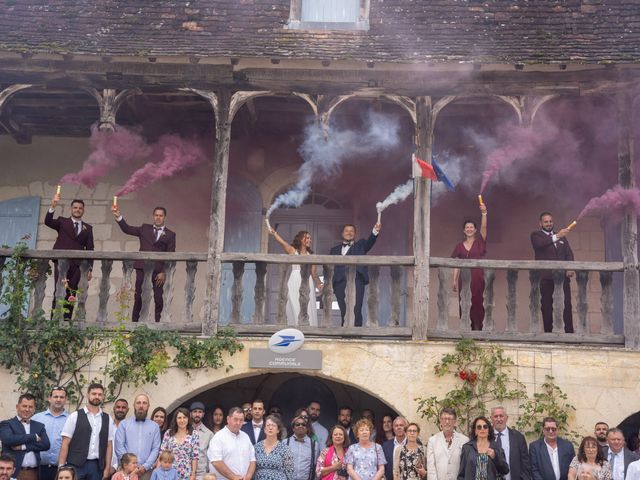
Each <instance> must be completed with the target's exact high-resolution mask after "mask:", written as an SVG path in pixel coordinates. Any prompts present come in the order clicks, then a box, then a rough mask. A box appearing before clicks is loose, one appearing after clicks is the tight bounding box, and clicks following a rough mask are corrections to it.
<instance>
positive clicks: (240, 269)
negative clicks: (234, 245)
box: [229, 262, 244, 325]
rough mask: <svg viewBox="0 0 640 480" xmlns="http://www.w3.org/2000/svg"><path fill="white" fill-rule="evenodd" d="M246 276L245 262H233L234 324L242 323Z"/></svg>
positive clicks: (232, 297) (232, 315) (232, 303)
mask: <svg viewBox="0 0 640 480" xmlns="http://www.w3.org/2000/svg"><path fill="white" fill-rule="evenodd" d="M242 277H244V262H233V285H232V286H231V321H230V322H229V323H232V324H234V325H238V324H240V323H242V299H243V297H244V289H243V287H242Z"/></svg>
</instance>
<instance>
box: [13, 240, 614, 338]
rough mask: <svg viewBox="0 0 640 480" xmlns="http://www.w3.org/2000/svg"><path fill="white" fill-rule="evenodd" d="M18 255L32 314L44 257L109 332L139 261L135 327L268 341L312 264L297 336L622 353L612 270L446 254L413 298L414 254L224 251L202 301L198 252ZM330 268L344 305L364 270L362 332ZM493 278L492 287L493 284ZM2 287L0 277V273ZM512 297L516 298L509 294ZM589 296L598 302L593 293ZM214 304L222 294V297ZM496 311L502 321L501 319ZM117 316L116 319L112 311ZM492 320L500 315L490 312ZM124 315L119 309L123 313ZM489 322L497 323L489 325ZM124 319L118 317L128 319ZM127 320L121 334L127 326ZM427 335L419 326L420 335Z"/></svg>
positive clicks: (88, 317)
mask: <svg viewBox="0 0 640 480" xmlns="http://www.w3.org/2000/svg"><path fill="white" fill-rule="evenodd" d="M11 254H12V250H11V249H2V250H0V269H1V268H3V267H4V265H5V262H6V259H7V257H9V256H10V255H11ZM24 256H25V257H26V258H30V259H34V260H35V264H36V270H35V271H34V274H35V276H36V280H35V282H34V287H33V292H32V296H31V302H30V306H29V308H30V311H31V312H33V311H36V310H38V309H41V308H43V307H44V308H45V310H46V309H48V305H47V304H46V303H45V299H46V298H47V297H49V298H51V297H52V296H53V295H54V286H53V285H52V282H51V281H50V280H49V279H48V275H47V271H48V270H49V265H50V261H51V260H54V259H56V260H57V261H58V265H59V269H60V271H61V273H62V274H61V275H60V277H61V278H63V277H64V274H65V272H66V270H67V269H68V265H69V260H71V259H81V272H82V278H81V281H80V286H79V292H78V295H77V305H76V307H75V311H74V317H75V319H76V320H77V321H78V322H79V323H80V324H93V325H99V326H101V327H103V328H107V329H109V328H115V327H117V326H118V325H119V323H118V322H117V321H116V318H117V315H116V313H117V312H118V311H119V310H120V309H122V305H121V304H120V303H119V300H118V298H116V297H117V295H116V294H117V293H118V292H120V291H123V290H124V291H128V292H129V293H130V296H131V297H132V285H133V279H132V277H133V268H132V265H133V262H134V261H135V260H144V262H145V269H144V272H145V280H144V283H143V288H142V311H141V315H140V323H144V324H146V325H148V326H151V327H153V328H163V329H172V330H178V331H181V332H184V333H201V332H202V331H203V321H202V315H201V313H200V312H201V311H202V310H203V309H204V308H205V305H206V304H207V302H215V303H217V304H218V305H219V306H222V304H225V306H224V308H219V311H225V312H227V313H228V314H227V315H225V317H226V318H222V315H220V317H221V318H219V321H218V324H216V325H215V327H216V328H217V326H218V325H227V324H228V325H231V326H232V327H233V328H234V329H235V330H236V331H237V332H238V333H239V334H242V335H267V334H271V333H273V332H275V331H277V330H279V329H281V328H283V327H284V326H285V325H286V324H287V320H286V315H285V309H286V301H287V298H288V293H289V292H288V289H287V279H288V277H289V272H290V271H291V266H292V265H293V264H299V265H301V274H302V279H303V281H302V285H306V282H305V279H308V277H309V275H310V270H311V268H310V267H311V265H312V264H315V265H318V267H319V271H320V274H321V275H322V276H323V277H324V283H325V285H326V287H325V289H324V290H323V291H322V292H321V293H319V294H318V296H317V298H315V299H313V298H309V292H308V289H306V288H301V289H300V292H299V300H300V304H301V308H300V312H301V313H300V316H299V318H298V322H297V324H298V328H300V329H301V330H302V331H303V332H304V333H305V334H306V335H310V336H332V337H358V338H371V339H380V338H389V337H394V338H407V339H410V338H414V339H419V338H420V337H419V336H418V335H416V332H417V331H426V332H427V337H428V338H438V339H456V338H461V337H463V336H464V337H470V338H478V339H487V340H496V341H509V342H564V343H581V344H605V345H618V346H624V344H625V337H624V335H621V334H614V332H613V320H612V318H613V311H614V306H613V303H614V300H613V297H614V296H613V287H612V278H613V274H614V273H615V272H623V270H624V268H623V264H622V263H621V262H607V263H604V262H535V261H507V260H457V259H449V258H436V257H431V258H430V259H429V268H430V278H431V279H432V280H431V285H430V288H429V291H430V292H431V294H429V291H427V292H423V291H421V292H415V291H414V278H413V275H414V264H415V259H414V257H412V256H373V255H371V256H358V257H356V256H353V257H349V256H347V257H337V256H331V255H309V256H304V257H300V256H292V255H281V254H249V253H247V254H242V253H223V254H222V258H221V262H222V264H223V266H225V269H224V270H223V280H222V282H223V283H225V280H224V278H225V275H226V278H227V280H226V284H225V285H224V286H223V288H222V289H221V291H222V292H223V295H221V298H219V299H218V298H216V299H208V298H205V295H204V292H205V288H203V285H204V281H205V280H206V278H205V273H206V272H204V270H205V268H206V261H207V254H205V253H171V254H165V253H139V252H78V251H61V250H28V251H26V252H25V254H24ZM89 260H94V265H93V272H92V275H93V279H92V280H91V288H89V285H90V283H89V280H88V278H87V272H88V271H89V265H90V262H89ZM156 260H163V261H165V265H166V267H165V272H166V274H167V279H166V283H165V287H164V305H165V307H164V310H163V312H162V318H161V320H160V322H158V323H156V322H153V315H152V311H153V308H152V304H153V300H152V298H153V292H152V286H151V276H152V271H153V262H154V261H156ZM336 265H346V266H347V279H348V282H347V285H348V287H347V292H346V298H347V305H353V304H354V301H355V286H354V278H355V274H356V273H355V268H356V266H358V265H367V266H368V268H369V276H370V283H369V285H368V287H367V290H366V294H365V298H364V306H363V313H364V315H365V322H364V326H363V327H355V326H354V314H353V308H349V307H347V315H346V318H345V325H344V326H342V325H341V321H340V314H339V311H337V307H336V306H335V303H334V295H333V291H332V288H331V278H332V273H333V269H334V267H335V266H336ZM453 268H460V269H461V278H462V289H461V294H460V305H461V310H462V318H458V317H459V316H458V296H457V294H453V293H452V292H451V274H452V270H453ZM471 268H483V269H484V278H485V284H486V287H485V291H484V306H485V319H484V327H483V330H482V331H475V332H472V331H471V330H470V321H469V307H470V305H471V291H470V278H471V275H470V269H471ZM542 270H553V271H554V281H555V283H556V286H557V287H560V288H556V289H555V292H554V298H553V302H554V333H543V329H542V322H541V314H540V288H539V278H540V274H541V271H542ZM565 270H571V271H573V272H575V274H576V276H575V282H573V285H572V289H573V292H574V295H575V297H576V302H575V304H574V311H575V315H574V324H575V329H576V333H572V334H571V333H555V332H563V324H562V306H563V302H564V298H563V290H562V288H561V285H562V282H563V278H564V272H565ZM497 279H499V280H500V282H501V285H502V287H501V288H500V289H499V291H497V290H496V289H495V288H494V285H495V284H496V282H497ZM0 281H1V277H0ZM523 289H525V290H528V292H529V294H528V302H525V303H524V304H523V302H522V301H520V302H519V301H518V298H520V299H522V297H523ZM518 291H519V292H520V293H519V294H518V293H517V292H518ZM594 292H596V293H598V292H599V298H597V295H594ZM416 294H418V295H425V296H427V297H428V298H427V300H428V301H429V302H430V303H431V304H433V302H436V303H435V308H432V309H431V311H432V312H434V311H435V312H436V313H435V315H434V314H432V315H430V317H431V318H416V316H415V315H413V305H414V302H413V300H414V295H416ZM55 296H56V298H60V299H61V298H64V287H63V284H62V281H61V280H60V281H59V282H58V285H57V286H55ZM222 297H224V298H222ZM309 301H316V302H317V304H318V306H319V309H318V325H317V326H310V325H309V318H308V315H307V313H306V312H307V305H308V302H309ZM505 311H506V320H504V316H505V315H504V312H505ZM120 313H121V315H122V311H120ZM498 313H499V315H497V314H498ZM126 314H127V312H124V315H126ZM497 316H499V317H501V318H502V319H503V320H501V321H500V322H499V323H500V326H499V325H498V322H496V321H495V319H496V317H497ZM126 318H128V317H126ZM135 325H136V324H133V323H131V322H127V323H126V326H127V327H129V326H131V328H135ZM425 327H426V328H425Z"/></svg>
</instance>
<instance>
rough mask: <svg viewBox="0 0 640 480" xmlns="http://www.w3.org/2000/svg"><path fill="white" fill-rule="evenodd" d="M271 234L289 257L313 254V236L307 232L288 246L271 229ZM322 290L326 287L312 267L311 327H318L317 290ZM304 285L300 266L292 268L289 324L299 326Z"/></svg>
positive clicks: (310, 290) (309, 312)
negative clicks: (302, 284)
mask: <svg viewBox="0 0 640 480" xmlns="http://www.w3.org/2000/svg"><path fill="white" fill-rule="evenodd" d="M269 233H270V234H271V235H273V238H275V239H276V241H277V242H278V243H279V244H280V245H281V246H282V248H283V250H284V251H285V253H287V254H289V255H309V254H311V253H313V252H312V251H311V234H310V233H309V232H307V231H305V230H301V231H299V232H298V233H297V234H296V236H295V237H294V239H293V242H291V244H288V243H287V242H286V241H285V240H284V239H283V238H282V237H281V236H280V235H279V234H278V232H276V231H275V230H274V229H270V230H269ZM314 282H315V285H316V286H317V287H318V290H322V287H323V286H324V285H323V283H322V282H321V281H320V277H319V276H318V269H317V268H316V266H315V265H312V266H311V276H310V277H309V305H308V307H307V313H308V314H309V325H310V326H312V327H317V326H318V311H317V308H316V288H315V286H314ZM301 283H302V276H301V274H300V265H292V266H291V275H289V281H288V282H287V286H288V288H289V294H288V297H287V324H288V325H298V318H299V314H300V284H301Z"/></svg>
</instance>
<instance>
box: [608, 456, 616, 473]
mask: <svg viewBox="0 0 640 480" xmlns="http://www.w3.org/2000/svg"><path fill="white" fill-rule="evenodd" d="M609 466H610V467H611V473H613V474H615V472H616V470H615V466H616V454H615V453H613V452H611V460H609Z"/></svg>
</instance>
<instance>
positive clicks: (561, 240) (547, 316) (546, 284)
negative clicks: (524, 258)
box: [531, 212, 573, 333]
mask: <svg viewBox="0 0 640 480" xmlns="http://www.w3.org/2000/svg"><path fill="white" fill-rule="evenodd" d="M568 233H569V229H568V228H563V229H562V230H560V231H558V232H554V231H553V216H552V215H551V213H549V212H542V213H541V214H540V230H537V231H535V232H533V233H532V234H531V245H532V246H533V252H534V254H535V259H536V260H557V261H573V252H572V251H571V247H570V246H569V240H568V239H567V234H568ZM572 275H573V273H572V272H566V275H565V277H564V286H563V290H564V312H563V318H564V331H565V333H573V314H572V312H571V284H570V277H571V276H572ZM553 290H554V284H553V273H552V272H551V271H550V270H544V271H543V272H542V275H541V277H540V297H541V302H540V303H541V307H542V308H541V310H542V323H543V324H544V331H545V332H551V331H552V329H553Z"/></svg>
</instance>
